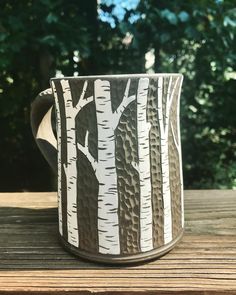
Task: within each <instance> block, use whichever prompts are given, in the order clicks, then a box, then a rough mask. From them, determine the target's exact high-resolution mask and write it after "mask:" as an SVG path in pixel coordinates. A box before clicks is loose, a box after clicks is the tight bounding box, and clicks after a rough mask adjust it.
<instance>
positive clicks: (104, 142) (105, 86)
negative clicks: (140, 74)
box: [78, 79, 135, 255]
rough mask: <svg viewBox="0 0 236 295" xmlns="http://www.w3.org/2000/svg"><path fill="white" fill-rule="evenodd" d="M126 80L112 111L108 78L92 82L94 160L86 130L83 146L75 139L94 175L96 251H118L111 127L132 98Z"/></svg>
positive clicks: (117, 120) (116, 194) (113, 146)
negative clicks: (119, 100)
mask: <svg viewBox="0 0 236 295" xmlns="http://www.w3.org/2000/svg"><path fill="white" fill-rule="evenodd" d="M129 87H130V80H128V82H127V85H126V89H125V93H124V97H123V100H122V102H121V104H120V105H119V107H118V108H117V110H116V111H115V112H113V111H112V104H111V92H110V82H109V81H106V80H100V79H98V80H96V81H95V82H94V101H95V106H96V118H97V134H98V160H95V159H94V157H93V156H92V155H91V153H90V151H89V147H88V136H89V135H88V132H87V133H86V136H85V144H84V146H83V145H81V144H80V143H78V148H79V150H80V151H81V152H82V153H83V154H84V155H85V156H86V157H87V159H88V161H89V162H90V164H91V166H92V168H93V170H94V172H95V175H96V177H97V179H98V183H99V188H98V244H99V253H102V254H112V255H117V254H120V236H119V216H118V205H119V204H118V202H119V197H118V189H117V172H116V161H115V130H116V128H117V125H118V123H119V120H120V117H121V115H122V113H123V112H124V110H125V108H126V107H127V106H128V105H129V104H130V103H131V102H132V101H133V100H134V99H135V96H128V92H129Z"/></svg>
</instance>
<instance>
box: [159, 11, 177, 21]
mask: <svg viewBox="0 0 236 295" xmlns="http://www.w3.org/2000/svg"><path fill="white" fill-rule="evenodd" d="M161 16H162V18H165V19H167V20H168V21H169V23H170V24H172V25H177V23H178V18H177V16H176V15H175V14H174V13H173V12H172V11H170V10H169V9H164V10H162V11H161Z"/></svg>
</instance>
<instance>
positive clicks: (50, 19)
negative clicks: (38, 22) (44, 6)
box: [46, 12, 58, 24]
mask: <svg viewBox="0 0 236 295" xmlns="http://www.w3.org/2000/svg"><path fill="white" fill-rule="evenodd" d="M46 22H47V23H48V24H52V23H57V22H58V17H57V16H56V15H55V14H54V13H52V12H50V13H49V14H48V15H47V17H46Z"/></svg>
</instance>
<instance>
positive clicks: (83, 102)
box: [74, 81, 93, 114]
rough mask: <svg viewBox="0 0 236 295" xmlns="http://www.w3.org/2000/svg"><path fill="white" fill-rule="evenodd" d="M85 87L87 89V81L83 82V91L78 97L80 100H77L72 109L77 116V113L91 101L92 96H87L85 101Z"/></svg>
mask: <svg viewBox="0 0 236 295" xmlns="http://www.w3.org/2000/svg"><path fill="white" fill-rule="evenodd" d="M87 87H88V81H85V82H84V85H83V89H82V92H81V95H80V98H79V101H78V102H77V104H76V106H75V107H74V110H75V113H76V114H78V113H79V111H80V110H81V109H82V108H83V107H85V106H86V105H87V104H88V103H90V102H92V101H93V96H89V97H87V98H86V99H85V98H84V96H85V92H86V90H87Z"/></svg>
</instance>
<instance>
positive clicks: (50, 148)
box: [30, 88, 57, 172]
mask: <svg viewBox="0 0 236 295" xmlns="http://www.w3.org/2000/svg"><path fill="white" fill-rule="evenodd" d="M54 102H55V101H54V96H53V93H52V89H51V88H48V89H46V90H44V91H42V92H40V93H39V95H38V96H37V97H36V98H35V100H34V101H33V103H32V105H31V114H30V121H31V129H32V132H33V136H34V139H35V141H36V143H37V145H38V147H39V149H40V151H41V153H42V154H43V156H44V157H45V159H46V160H47V162H48V163H49V165H50V166H51V168H52V169H53V171H54V172H57V140H56V137H55V135H54V133H53V128H52V109H53V107H54Z"/></svg>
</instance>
